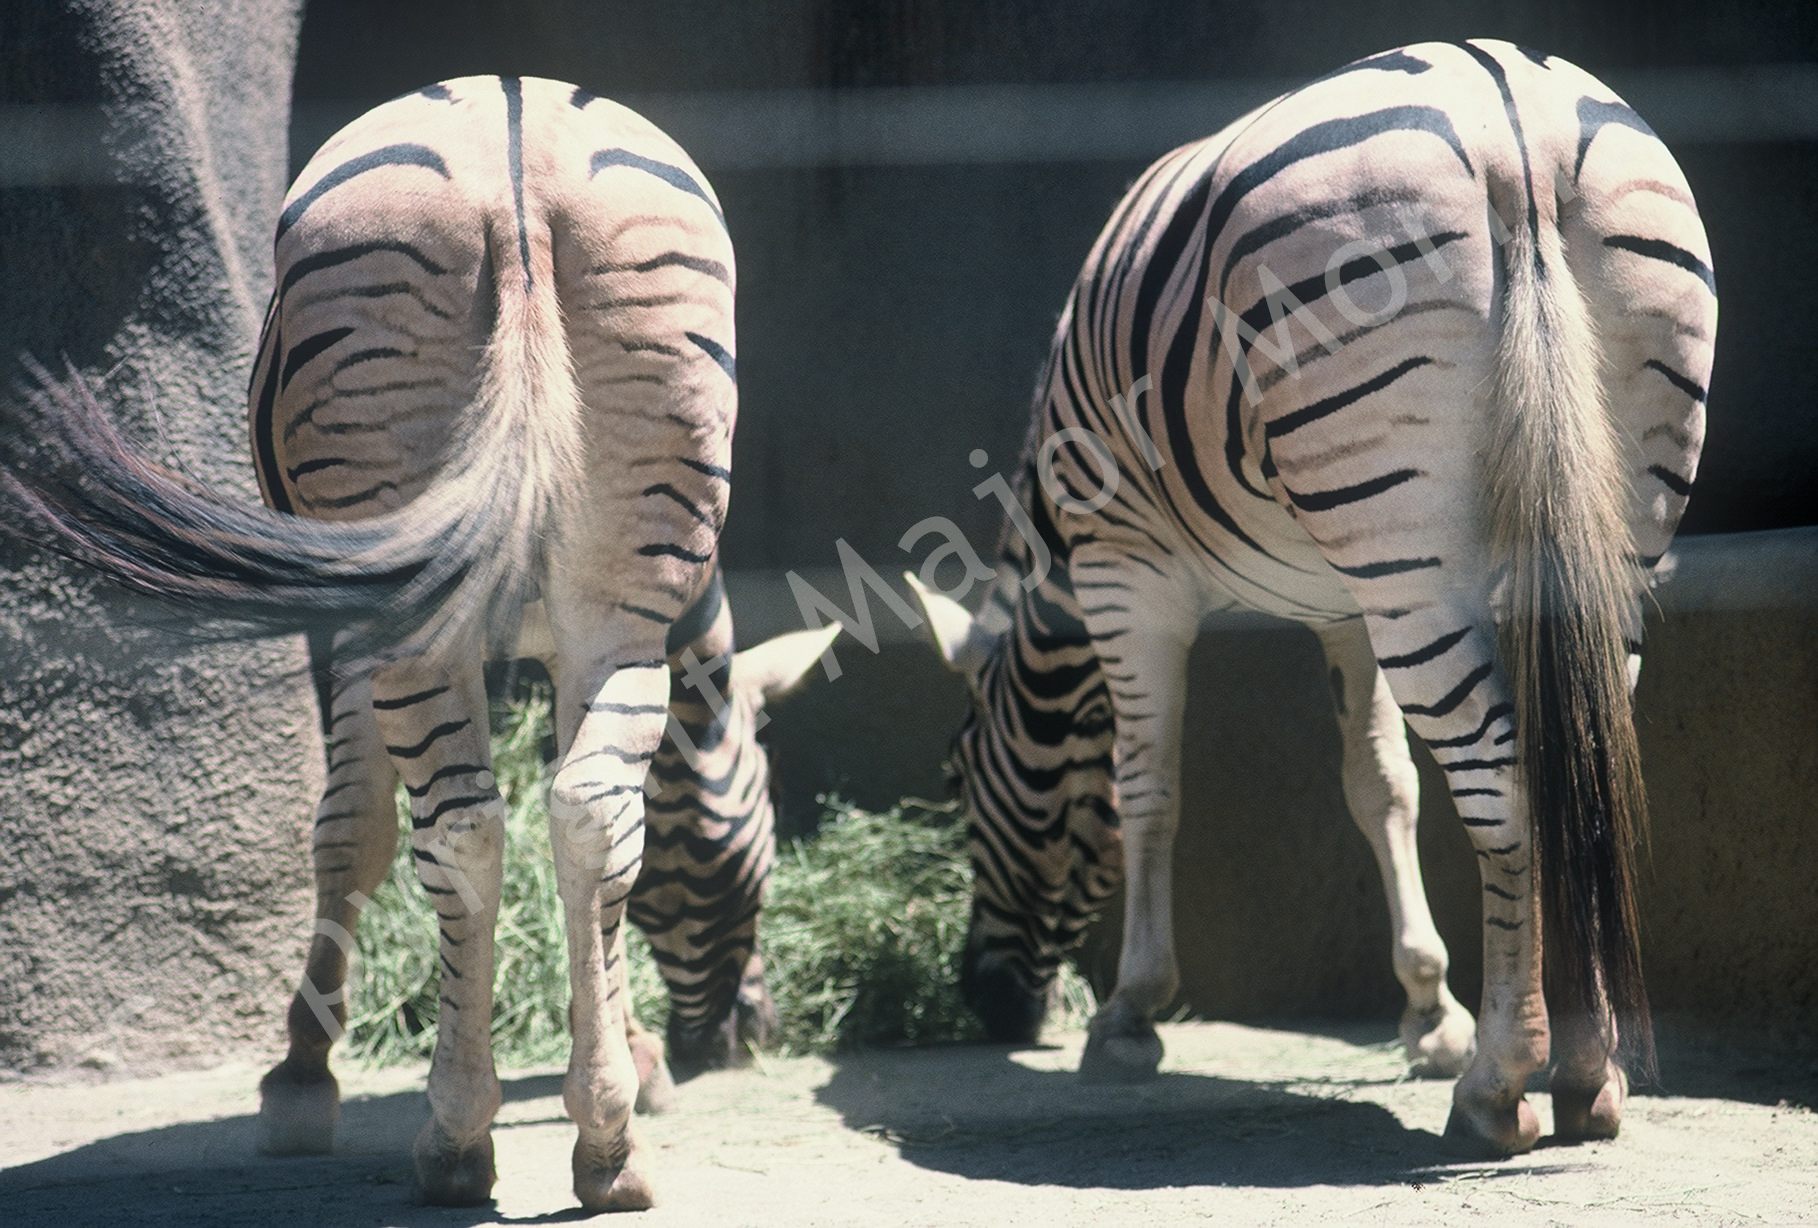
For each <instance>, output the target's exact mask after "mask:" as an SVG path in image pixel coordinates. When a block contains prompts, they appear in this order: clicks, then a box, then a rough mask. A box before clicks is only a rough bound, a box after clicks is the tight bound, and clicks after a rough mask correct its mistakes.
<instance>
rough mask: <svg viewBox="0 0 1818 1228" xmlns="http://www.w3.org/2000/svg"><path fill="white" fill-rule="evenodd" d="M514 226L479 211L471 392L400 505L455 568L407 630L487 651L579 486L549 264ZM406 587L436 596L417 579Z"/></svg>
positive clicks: (529, 588)
mask: <svg viewBox="0 0 1818 1228" xmlns="http://www.w3.org/2000/svg"><path fill="white" fill-rule="evenodd" d="M525 203H526V204H527V205H530V204H532V202H530V201H526V202H525ZM529 216H531V217H532V218H534V217H535V212H534V210H531V211H529ZM522 225H524V223H523V222H522V221H521V220H520V221H515V222H514V221H512V220H511V218H510V214H509V213H507V214H506V215H505V218H504V219H503V220H501V219H498V218H493V219H489V221H488V225H487V245H488V248H489V255H490V257H491V263H492V268H493V270H494V276H493V278H492V280H493V282H494V283H495V285H496V287H497V290H496V301H495V302H494V303H493V304H491V307H492V312H493V321H494V323H493V330H492V336H491V338H490V339H489V340H488V342H487V344H486V346H485V348H484V350H483V351H482V353H481V355H480V364H479V378H478V381H477V392H476V395H475V397H474V400H473V401H472V402H471V403H470V404H469V406H468V407H467V410H466V412H465V413H464V414H463V415H462V418H461V421H460V424H459V427H458V438H459V440H460V442H459V444H458V445H456V447H455V448H454V449H452V450H451V454H450V456H449V457H448V459H447V460H446V461H445V462H444V465H443V469H442V473H441V475H440V477H439V478H438V481H437V483H436V484H435V485H434V486H432V487H431V488H430V489H429V490H428V491H426V492H424V494H423V495H422V496H420V497H419V498H418V499H417V500H416V501H415V502H414V503H412V504H411V505H410V509H407V510H411V509H417V510H419V514H418V515H417V516H416V517H414V518H413V519H412V521H411V523H410V524H409V525H408V526H407V527H406V528H405V530H404V535H405V536H406V537H414V538H415V540H416V541H417V542H419V543H420V544H421V546H422V548H423V549H424V550H432V549H433V550H435V551H439V552H441V554H440V556H439V558H438V564H439V566H441V567H443V568H449V567H452V568H455V569H456V570H458V572H459V579H458V581H456V582H455V583H454V584H453V585H452V587H451V591H450V592H449V593H448V596H447V599H446V600H441V601H440V602H439V604H438V605H437V607H436V609H435V612H434V613H433V614H432V615H431V616H430V617H429V619H428V621H427V622H426V624H425V625H424V627H423V629H422V631H421V632H419V633H418V640H419V641H420V642H421V643H422V644H424V645H426V646H428V647H429V648H430V649H431V650H433V649H434V648H436V647H440V646H443V645H448V644H453V643H466V642H470V641H471V640H472V639H473V638H475V637H478V638H480V639H481V641H482V643H483V644H484V646H485V647H486V648H487V649H488V650H489V651H492V652H494V653H495V654H496V653H498V652H501V651H508V650H509V649H510V648H511V647H512V646H513V645H514V644H515V643H516V640H517V629H518V615H519V611H520V609H521V607H522V605H523V603H524V602H525V601H526V600H528V599H530V598H531V597H532V596H534V595H535V594H536V592H537V590H538V577H539V576H540V574H541V572H542V569H543V564H544V550H545V548H546V546H547V545H548V544H549V542H550V540H551V539H552V538H553V537H554V536H555V535H557V534H558V533H560V532H561V530H562V526H563V525H564V524H566V523H570V522H571V518H570V517H569V516H568V515H567V510H566V507H565V504H566V502H567V501H569V500H572V499H576V498H580V497H581V493H582V481H583V467H584V461H585V449H584V445H583V440H582V405H581V394H580V389H579V386H578V385H577V383H576V381H575V374H574V367H573V362H572V358H571V355H570V351H569V347H568V339H567V333H566V331H565V329H564V328H563V322H562V310H561V305H560V303H559V302H558V300H557V297H556V287H555V280H554V271H553V268H546V269H544V270H541V271H539V272H538V273H537V274H535V275H533V273H532V270H531V269H530V268H528V267H525V266H524V264H523V263H522V261H521V258H520V257H521V256H527V255H528V254H529V250H530V245H529V244H528V242H524V241H521V239H520V236H519V233H518V227H520V226H522ZM550 246H551V248H553V246H554V245H553V243H552V244H551V245H550ZM482 284H484V279H482ZM419 505H421V506H420V508H419ZM412 595H413V596H416V597H418V598H420V599H422V600H425V601H433V600H435V599H436V596H437V595H436V594H435V593H434V592H433V591H431V590H430V589H429V588H428V587H427V586H424V585H418V586H417V590H416V592H415V593H414V594H412Z"/></svg>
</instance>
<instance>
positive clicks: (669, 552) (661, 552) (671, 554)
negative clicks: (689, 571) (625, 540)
mask: <svg viewBox="0 0 1818 1228" xmlns="http://www.w3.org/2000/svg"><path fill="white" fill-rule="evenodd" d="M638 553H639V554H641V555H643V556H644V557H645V558H650V559H654V558H673V559H681V560H683V561H684V562H688V563H705V562H706V561H707V560H708V559H710V558H712V557H713V554H712V552H709V553H707V554H696V553H695V552H694V551H692V550H690V549H688V548H687V547H685V546H678V545H676V544H675V543H674V542H652V543H650V544H649V545H648V546H639V547H638Z"/></svg>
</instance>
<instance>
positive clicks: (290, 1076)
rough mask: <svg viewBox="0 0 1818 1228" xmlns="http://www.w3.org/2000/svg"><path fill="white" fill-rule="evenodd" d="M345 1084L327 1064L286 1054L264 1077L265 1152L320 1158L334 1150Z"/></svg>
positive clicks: (261, 1140)
mask: <svg viewBox="0 0 1818 1228" xmlns="http://www.w3.org/2000/svg"><path fill="white" fill-rule="evenodd" d="M340 1121H341V1088H340V1085H339V1084H338V1083H336V1082H335V1077H334V1075H332V1074H330V1073H329V1072H328V1066H327V1065H326V1064H323V1065H321V1066H314V1065H306V1064H304V1063H301V1062H293V1061H292V1060H291V1059H289V1058H286V1059H284V1060H283V1061H282V1062H279V1063H278V1064H277V1065H276V1066H273V1067H272V1068H271V1070H269V1071H268V1072H266V1075H265V1077H264V1078H263V1079H260V1080H259V1125H258V1135H257V1139H258V1147H259V1152H260V1154H261V1155H268V1156H317V1155H327V1154H328V1153H329V1152H331V1151H333V1150H334V1149H335V1127H336V1126H337V1125H339V1124H340Z"/></svg>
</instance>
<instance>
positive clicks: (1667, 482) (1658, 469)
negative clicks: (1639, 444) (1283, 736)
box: [1648, 465, 1692, 499]
mask: <svg viewBox="0 0 1818 1228" xmlns="http://www.w3.org/2000/svg"><path fill="white" fill-rule="evenodd" d="M1648 472H1649V473H1651V474H1653V475H1654V476H1655V477H1657V478H1659V479H1660V482H1661V485H1663V486H1665V487H1666V488H1667V489H1668V490H1670V491H1672V492H1673V493H1674V494H1676V495H1678V496H1679V497H1680V498H1682V499H1683V498H1685V497H1686V496H1687V495H1689V494H1691V493H1692V484H1691V483H1690V482H1688V481H1686V480H1685V479H1684V478H1682V477H1680V476H1679V475H1678V474H1677V473H1674V472H1673V471H1672V470H1671V469H1668V468H1667V467H1666V466H1665V465H1649V466H1648Z"/></svg>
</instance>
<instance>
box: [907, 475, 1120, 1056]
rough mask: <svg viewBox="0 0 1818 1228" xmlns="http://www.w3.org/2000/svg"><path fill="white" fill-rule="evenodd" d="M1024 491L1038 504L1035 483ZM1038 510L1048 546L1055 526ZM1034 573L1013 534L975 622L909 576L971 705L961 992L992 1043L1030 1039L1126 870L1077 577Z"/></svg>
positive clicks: (1059, 571) (958, 753) (956, 755)
mask: <svg viewBox="0 0 1818 1228" xmlns="http://www.w3.org/2000/svg"><path fill="white" fill-rule="evenodd" d="M1025 477H1027V475H1025ZM1022 486H1023V490H1022V492H1021V494H1022V496H1023V499H1024V501H1025V502H1026V503H1027V502H1031V501H1030V500H1028V492H1029V491H1030V490H1031V489H1032V488H1033V486H1034V483H1033V481H1031V480H1025V481H1024V482H1023V483H1022ZM1032 504H1033V507H1032V511H1033V520H1034V524H1035V527H1036V529H1037V531H1038V532H1039V533H1040V534H1041V537H1042V538H1043V539H1044V541H1045V542H1046V543H1047V544H1048V545H1049V548H1050V550H1052V549H1054V548H1055V546H1057V545H1058V542H1057V541H1056V539H1055V538H1054V535H1053V527H1052V522H1051V520H1050V518H1049V516H1048V515H1047V513H1046V511H1045V509H1044V508H1043V506H1042V501H1041V500H1040V498H1039V497H1038V498H1036V499H1034V500H1033V501H1032ZM1031 574H1032V573H1031V567H1030V559H1029V546H1028V543H1027V542H1025V541H1024V540H1023V538H1021V537H1020V536H1018V535H1017V534H1015V533H1011V532H1007V533H1006V537H1005V542H1004V546H1003V548H1002V551H1001V554H1000V560H999V565H998V571H997V578H996V579H995V580H994V581H993V582H992V586H991V590H990V592H989V593H988V595H987V597H986V601H985V605H984V612H983V613H982V614H980V615H979V616H978V617H977V618H974V617H973V616H972V615H970V614H969V613H967V611H966V610H965V609H964V607H962V606H961V605H960V604H959V603H958V602H956V601H954V600H952V599H951V598H948V597H945V596H943V595H941V594H940V593H937V592H932V591H930V590H929V589H928V588H927V587H925V586H924V585H923V584H922V583H921V581H920V580H918V579H917V578H916V577H915V576H914V575H911V576H909V577H908V579H909V583H910V586H911V587H912V588H913V590H914V591H915V594H916V596H917V598H918V599H919V600H920V602H921V605H922V611H923V613H924V614H925V615H926V616H927V619H928V624H929V627H930V628H931V630H932V632H933V634H934V637H935V640H936V643H937V646H938V647H939V649H940V652H941V655H942V657H943V658H944V659H945V660H946V662H947V664H948V665H949V666H951V667H952V668H953V669H954V670H956V671H957V672H959V673H960V674H962V675H963V676H964V677H965V678H966V681H967V684H968V688H969V690H970V692H971V699H972V706H971V709H970V711H968V713H967V715H966V720H965V723H964V724H963V725H962V726H961V728H960V731H959V733H958V734H957V735H956V736H955V737H954V739H953V753H952V760H951V767H952V771H953V772H954V775H955V777H956V779H957V783H958V785H959V787H960V789H961V792H962V794H963V796H964V800H965V805H966V824H967V833H968V839H969V843H970V846H971V853H972V870H973V888H972V916H971V923H970V927H969V928H968V931H967V935H966V948H965V952H964V955H963V956H962V960H961V964H960V989H961V992H962V993H963V994H964V996H965V999H966V1003H967V1005H969V1006H970V1007H971V1008H972V1009H973V1011H974V1012H976V1013H977V1015H978V1016H979V1018H980V1020H981V1021H982V1022H983V1023H984V1025H985V1030H986V1033H987V1034H988V1035H989V1036H990V1037H991V1038H992V1039H993V1040H998V1041H1006V1042H1015V1043H1028V1042H1032V1041H1033V1040H1035V1038H1036V1036H1037V1034H1038V1033H1039V1032H1040V1030H1041V1025H1042V1020H1043V1018H1044V1017H1045V1015H1046V1013H1047V1010H1048V1006H1049V1001H1050V998H1051V993H1052V989H1053V986H1054V983H1055V972H1056V970H1057V969H1058V968H1059V966H1060V961H1061V959H1062V958H1063V957H1064V956H1065V954H1066V953H1067V952H1068V951H1069V950H1071V949H1072V948H1073V947H1075V946H1077V945H1078V943H1079V941H1080V939H1081V938H1082V937H1083V935H1084V933H1085V929H1086V926H1087V925H1088V924H1089V923H1090V922H1091V921H1092V919H1093V917H1094V916H1095V914H1096V913H1097V910H1098V909H1099V907H1100V906H1101V905H1102V904H1103V903H1104V901H1105V899H1106V898H1107V897H1108V896H1109V895H1110V894H1111V893H1112V892H1113V891H1115V890H1116V888H1117V884H1118V881H1119V879H1120V878H1121V877H1122V874H1123V845H1122V842H1121V839H1120V837H1119V833H1118V824H1117V810H1116V805H1115V797H1114V788H1113V779H1112V772H1111V751H1112V743H1113V741H1114V740H1115V734H1116V725H1115V721H1114V719H1113V714H1112V710H1111V702H1110V696H1109V694H1108V692H1107V691H1106V688H1105V680H1104V675H1103V673H1102V671H1101V670H1100V668H1099V663H1098V654H1097V653H1096V652H1095V651H1094V650H1093V647H1092V641H1091V637H1090V636H1089V635H1088V634H1087V632H1086V624H1085V622H1084V620H1083V618H1082V617H1081V612H1080V607H1079V599H1078V597H1077V596H1076V595H1075V593H1074V589H1073V583H1072V581H1071V579H1070V577H1069V575H1068V573H1067V571H1066V569H1065V568H1064V567H1053V568H1050V569H1048V571H1047V574H1046V575H1044V576H1042V577H1041V578H1040V580H1039V582H1038V583H1036V584H1035V585H1034V586H1033V587H1026V586H1025V584H1024V580H1025V579H1026V578H1028V577H1030V576H1031Z"/></svg>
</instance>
